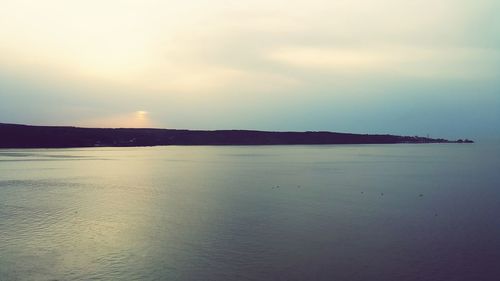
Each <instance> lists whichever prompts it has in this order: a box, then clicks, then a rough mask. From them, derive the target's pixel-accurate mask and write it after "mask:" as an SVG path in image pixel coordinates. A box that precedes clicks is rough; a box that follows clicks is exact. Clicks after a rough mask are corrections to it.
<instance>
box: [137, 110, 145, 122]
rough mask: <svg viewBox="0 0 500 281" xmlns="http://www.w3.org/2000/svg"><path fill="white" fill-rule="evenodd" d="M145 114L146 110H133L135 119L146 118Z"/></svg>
mask: <svg viewBox="0 0 500 281" xmlns="http://www.w3.org/2000/svg"><path fill="white" fill-rule="evenodd" d="M147 115H148V112H147V111H144V110H138V111H136V112H135V118H137V120H145V119H147Z"/></svg>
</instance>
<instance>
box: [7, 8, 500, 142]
mask: <svg viewBox="0 0 500 281" xmlns="http://www.w3.org/2000/svg"><path fill="white" fill-rule="evenodd" d="M0 122H9V123H27V124H40V125H78V126H98V127H166V128H189V129H260V130H279V131H283V130H301V131H302V130H329V131H341V132H356V133H393V134H404V135H427V134H429V135H430V136H434V137H446V138H458V137H467V138H473V139H477V138H485V139H486V138H498V137H500V129H499V128H500V1H497V0H479V1H470V0H467V1H465V0H442V1H431V0H420V1H411V0H410V1H396V0H349V1H347V0H346V1H344V0H342V1H332V0H329V1H322V0H308V1H278V0H267V1H263V0H252V1H221V0H210V1H209V0H204V1H176V0H173V1H152V0H142V1H125V0H120V1H119V0H116V1H105V0H102V1H89V0H87V1H65V0H45V1H22V0H15V1H5V0H0Z"/></svg>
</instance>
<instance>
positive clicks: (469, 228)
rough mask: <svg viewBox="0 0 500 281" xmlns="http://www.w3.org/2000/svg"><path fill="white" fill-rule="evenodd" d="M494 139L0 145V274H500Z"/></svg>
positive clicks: (499, 187) (472, 279) (498, 161)
mask: <svg viewBox="0 0 500 281" xmlns="http://www.w3.org/2000/svg"><path fill="white" fill-rule="evenodd" d="M499 171H500V146H499V145H494V144H488V145H483V144H471V145H469V144H463V145H458V144H439V145H438V144H436V145H434V144H429V145H355V146H350V145H346V146H255V147H245V146H240V147H231V146H227V147H209V146H206V147H203V146H197V147H175V146H172V147H152V148H89V149H54V150H52V149H50V150H38V149H36V150H0V279H1V280H340V281H342V280H369V281H373V280H387V281H391V280H447V281H448V280H467V281H481V280H495V281H496V280H500V172H499Z"/></svg>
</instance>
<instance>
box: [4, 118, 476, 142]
mask: <svg viewBox="0 0 500 281" xmlns="http://www.w3.org/2000/svg"><path fill="white" fill-rule="evenodd" d="M451 142H460V143H466V142H467V143H469V142H472V141H470V140H467V139H466V140H459V141H449V140H446V139H433V138H427V137H418V136H396V135H369V134H347V133H334V132H322V131H321V132H267V131H251V130H216V131H202V130H172V129H142V128H141V129H126V128H117V129H111V128H80V127H61V126H29V125H18V124H3V123H0V148H64V147H94V146H120V147H123V146H156V145H292V144H391V143H451Z"/></svg>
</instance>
